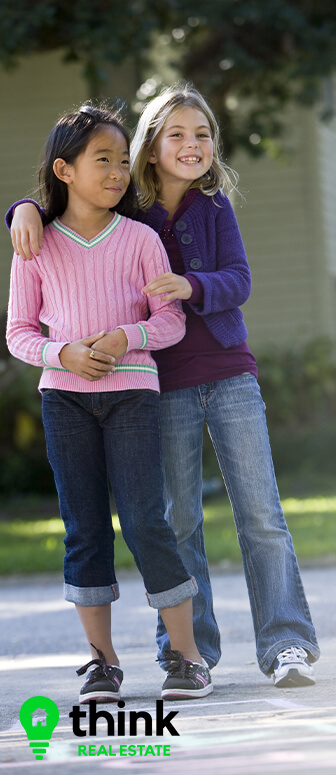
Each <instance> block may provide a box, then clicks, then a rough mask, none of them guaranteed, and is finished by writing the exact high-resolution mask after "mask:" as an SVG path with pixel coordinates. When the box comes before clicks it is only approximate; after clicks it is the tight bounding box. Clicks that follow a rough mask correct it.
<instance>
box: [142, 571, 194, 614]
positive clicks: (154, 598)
mask: <svg viewBox="0 0 336 775" xmlns="http://www.w3.org/2000/svg"><path fill="white" fill-rule="evenodd" d="M197 592H198V586H197V582H196V579H194V577H193V576H191V577H190V579H188V580H187V581H184V582H183V584H179V585H178V586H177V587H173V588H172V589H166V590H165V591H164V592H154V593H149V592H147V591H146V595H147V600H148V602H149V605H150V606H151V607H152V608H173V606H174V605H179V603H184V601H185V600H188V598H189V597H195V595H197Z"/></svg>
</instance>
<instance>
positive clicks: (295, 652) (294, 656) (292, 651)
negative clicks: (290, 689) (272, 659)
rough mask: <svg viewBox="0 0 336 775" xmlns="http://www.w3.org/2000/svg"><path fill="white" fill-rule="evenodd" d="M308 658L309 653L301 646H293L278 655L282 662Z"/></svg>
mask: <svg viewBox="0 0 336 775" xmlns="http://www.w3.org/2000/svg"><path fill="white" fill-rule="evenodd" d="M306 658H307V654H306V652H305V651H304V650H303V649H302V648H301V646H291V648H289V649H284V651H281V652H280V654H278V656H277V659H278V661H279V663H280V664H282V663H283V662H297V661H298V660H301V659H302V660H305V659H306Z"/></svg>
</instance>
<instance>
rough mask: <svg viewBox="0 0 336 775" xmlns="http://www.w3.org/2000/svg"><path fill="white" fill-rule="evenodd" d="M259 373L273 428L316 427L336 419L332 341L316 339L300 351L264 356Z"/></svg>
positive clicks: (335, 387) (269, 419)
mask: <svg viewBox="0 0 336 775" xmlns="http://www.w3.org/2000/svg"><path fill="white" fill-rule="evenodd" d="M258 370H259V383H260V386H261V392H262V395H263V398H264V401H265V403H266V406H267V417H268V422H269V424H270V426H271V427H272V428H277V427H283V426H284V425H286V426H287V427H289V426H290V427H292V428H302V427H306V426H307V425H309V426H315V427H316V426H320V425H321V424H323V423H329V422H330V420H332V419H333V420H334V419H336V361H335V352H334V345H333V344H332V342H331V341H330V340H329V339H326V338H321V339H317V340H315V341H314V342H310V343H309V344H307V345H306V346H305V347H304V348H303V349H302V350H301V351H294V350H293V351H285V352H283V353H276V352H274V351H273V352H271V353H269V354H266V355H263V356H261V357H259V358H258Z"/></svg>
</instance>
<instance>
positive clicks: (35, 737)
mask: <svg viewBox="0 0 336 775" xmlns="http://www.w3.org/2000/svg"><path fill="white" fill-rule="evenodd" d="M58 719H59V710H58V707H57V705H55V703H54V702H53V701H52V700H49V697H30V699H29V700H26V702H24V703H23V705H21V710H20V721H21V724H22V726H23V728H24V729H25V731H26V734H27V737H28V740H30V741H31V742H30V743H29V745H30V746H31V748H32V749H33V754H35V758H36V759H43V754H45V753H46V750H47V748H48V746H49V743H48V742H47V741H48V740H50V738H51V735H52V733H53V731H54V729H55V726H56V725H57V722H58Z"/></svg>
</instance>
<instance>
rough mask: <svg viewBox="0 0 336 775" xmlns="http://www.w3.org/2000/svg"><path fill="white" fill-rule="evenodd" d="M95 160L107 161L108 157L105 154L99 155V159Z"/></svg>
mask: <svg viewBox="0 0 336 775" xmlns="http://www.w3.org/2000/svg"><path fill="white" fill-rule="evenodd" d="M97 161H103V162H107V163H109V159H108V158H107V156H100V157H99V159H97Z"/></svg>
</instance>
